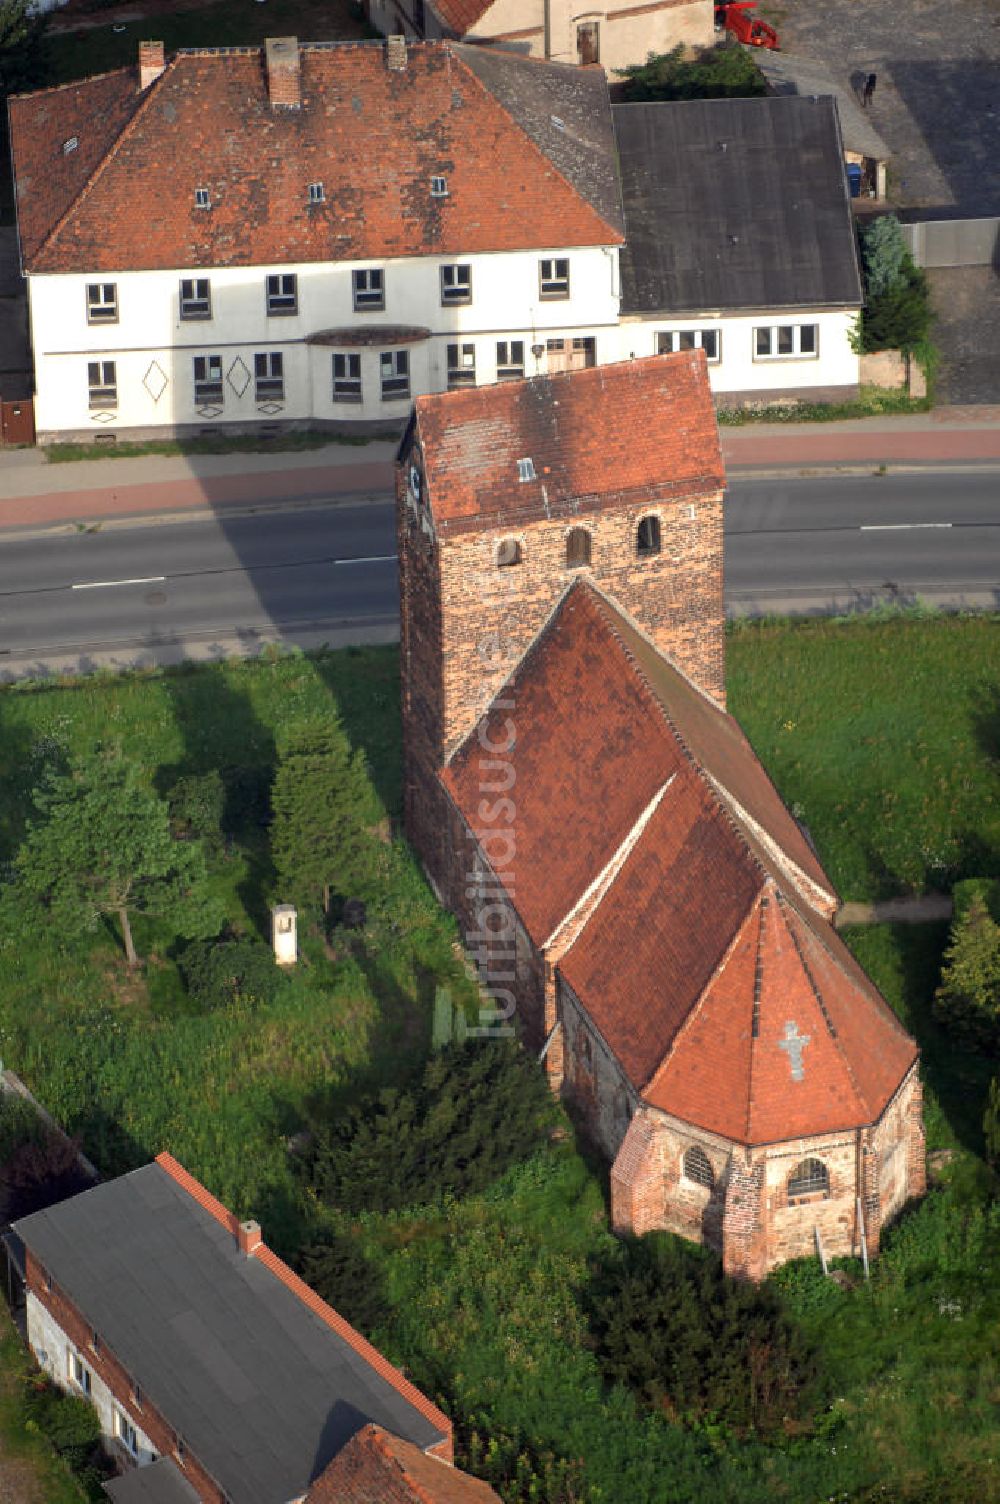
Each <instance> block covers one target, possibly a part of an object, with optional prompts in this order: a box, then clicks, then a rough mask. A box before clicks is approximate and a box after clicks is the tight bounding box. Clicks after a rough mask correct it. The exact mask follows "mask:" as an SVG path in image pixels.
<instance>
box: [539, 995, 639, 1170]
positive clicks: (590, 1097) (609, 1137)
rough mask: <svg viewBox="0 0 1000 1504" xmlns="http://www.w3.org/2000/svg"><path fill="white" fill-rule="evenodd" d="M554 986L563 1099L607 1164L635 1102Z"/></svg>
mask: <svg viewBox="0 0 1000 1504" xmlns="http://www.w3.org/2000/svg"><path fill="white" fill-rule="evenodd" d="M556 986H557V996H558V1012H559V1017H560V1018H561V1019H562V1032H563V1071H564V1076H563V1095H564V1096H566V1097H568V1098H569V1100H570V1101H571V1102H572V1104H573V1108H574V1111H575V1112H576V1114H577V1116H578V1117H579V1118H580V1119H581V1121H582V1122H583V1124H584V1126H585V1128H586V1131H587V1133H588V1134H589V1136H590V1137H591V1138H592V1139H593V1140H594V1142H595V1143H596V1144H599V1145H600V1147H601V1148H602V1149H603V1150H604V1153H605V1154H606V1155H607V1156H608V1158H609V1159H610V1160H613V1159H614V1158H615V1156H616V1155H617V1153H618V1150H619V1149H620V1148H621V1144H622V1140H623V1139H624V1138H625V1135H626V1134H627V1132H628V1126H629V1123H630V1122H631V1119H632V1114H633V1112H634V1111H635V1109H636V1107H637V1106H638V1098H637V1096H636V1094H635V1091H634V1090H633V1088H632V1087H631V1086H630V1085H629V1083H628V1081H627V1080H626V1078H625V1074H624V1072H623V1071H622V1068H621V1066H620V1065H619V1064H618V1061H617V1060H616V1059H615V1057H614V1056H613V1055H612V1053H611V1051H610V1050H609V1049H608V1047H607V1045H606V1044H605V1043H604V1040H603V1039H602V1038H601V1036H600V1034H598V1032H597V1030H596V1029H595V1028H594V1026H593V1025H592V1023H591V1022H590V1019H589V1018H588V1017H587V1014H586V1013H585V1012H584V1010H583V1008H582V1007H581V1006H580V1002H579V999H578V998H577V997H576V995H575V993H574V992H573V990H572V988H571V987H569V986H568V985H567V983H566V982H565V981H564V980H563V978H562V977H557V984H556Z"/></svg>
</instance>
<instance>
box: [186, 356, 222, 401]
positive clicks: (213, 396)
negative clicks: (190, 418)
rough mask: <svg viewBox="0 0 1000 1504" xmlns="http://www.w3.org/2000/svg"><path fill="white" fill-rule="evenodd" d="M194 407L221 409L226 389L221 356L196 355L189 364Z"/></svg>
mask: <svg viewBox="0 0 1000 1504" xmlns="http://www.w3.org/2000/svg"><path fill="white" fill-rule="evenodd" d="M191 371H192V375H193V377H194V405H195V407H223V406H224V405H225V401H226V387H225V382H224V381H223V378H222V356H221V355H196V356H195V357H194V358H193V360H192V362H191Z"/></svg>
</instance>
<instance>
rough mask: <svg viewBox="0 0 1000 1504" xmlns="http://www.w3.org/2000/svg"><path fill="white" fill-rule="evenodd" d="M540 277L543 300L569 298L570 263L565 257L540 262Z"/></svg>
mask: <svg viewBox="0 0 1000 1504" xmlns="http://www.w3.org/2000/svg"><path fill="white" fill-rule="evenodd" d="M538 277H539V286H540V290H541V295H542V297H543V298H568V297H569V261H568V259H567V258H566V257H565V256H558V257H555V258H553V259H552V260H548V261H539V263H538Z"/></svg>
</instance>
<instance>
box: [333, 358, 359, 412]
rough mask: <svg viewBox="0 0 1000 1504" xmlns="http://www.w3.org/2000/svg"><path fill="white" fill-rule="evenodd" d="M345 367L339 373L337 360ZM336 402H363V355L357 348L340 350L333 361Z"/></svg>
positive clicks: (334, 396)
mask: <svg viewBox="0 0 1000 1504" xmlns="http://www.w3.org/2000/svg"><path fill="white" fill-rule="evenodd" d="M338 361H340V362H341V363H342V366H343V369H342V370H341V372H340V373H339V374H338V372H337V362H338ZM332 370H333V400H334V402H363V401H364V392H363V390H362V385H361V356H360V354H359V353H358V351H357V350H338V351H336V352H335V354H334V357H333V363H332Z"/></svg>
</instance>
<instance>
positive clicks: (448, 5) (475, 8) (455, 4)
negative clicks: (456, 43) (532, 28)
mask: <svg viewBox="0 0 1000 1504" xmlns="http://www.w3.org/2000/svg"><path fill="white" fill-rule="evenodd" d="M493 3H494V0H431V8H432V9H433V11H434V13H435V14H436V16H437V18H438V20H439V21H440V22H441V23H442V25H444V26H447V27H448V28H449V29H450V30H451V31H453V32H455V34H456V35H457V36H460V37H461V36H464V35H465V34H466V32H468V31H471V30H472V28H473V27H474V26H477V25H478V24H479V22H480V21H481V20H482V19H483V17H484V16H485V14H486V12H487V11H488V10H489V9H490V8H491V7H492V5H493ZM526 24H527V23H526Z"/></svg>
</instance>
